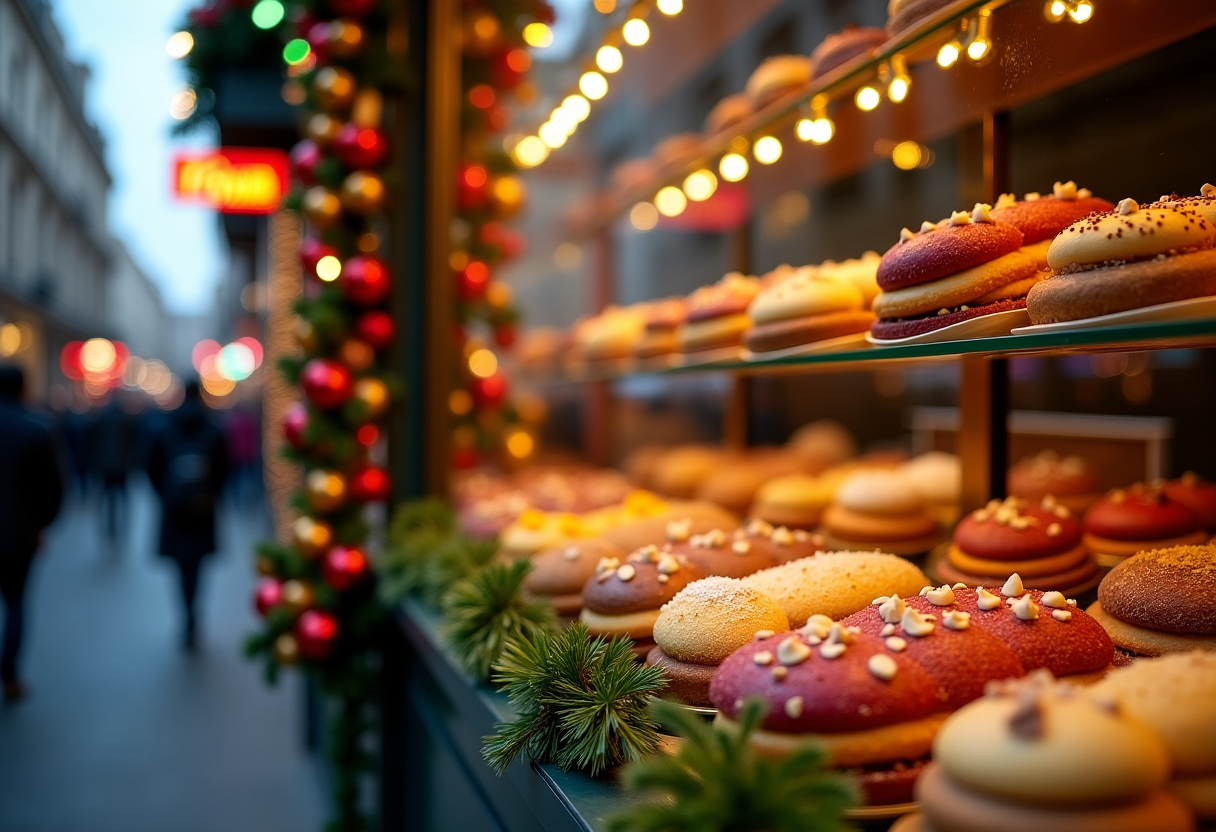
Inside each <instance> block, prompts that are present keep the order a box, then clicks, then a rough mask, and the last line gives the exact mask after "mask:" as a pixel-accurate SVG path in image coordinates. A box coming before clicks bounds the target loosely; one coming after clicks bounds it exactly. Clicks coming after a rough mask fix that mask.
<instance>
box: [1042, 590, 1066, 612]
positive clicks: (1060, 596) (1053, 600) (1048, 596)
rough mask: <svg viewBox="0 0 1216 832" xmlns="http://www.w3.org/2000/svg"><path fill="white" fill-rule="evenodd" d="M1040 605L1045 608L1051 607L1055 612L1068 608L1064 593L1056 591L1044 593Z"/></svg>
mask: <svg viewBox="0 0 1216 832" xmlns="http://www.w3.org/2000/svg"><path fill="white" fill-rule="evenodd" d="M1039 603H1041V604H1042V605H1043V606H1045V607H1051V608H1052V609H1053V610H1062V609H1064V608H1065V607H1067V606H1068V601H1067V599H1065V597H1064V593H1063V592H1057V591H1056V590H1054V589H1053V590H1051V591H1050V592H1044V593H1043V597H1042V598H1040V599H1039Z"/></svg>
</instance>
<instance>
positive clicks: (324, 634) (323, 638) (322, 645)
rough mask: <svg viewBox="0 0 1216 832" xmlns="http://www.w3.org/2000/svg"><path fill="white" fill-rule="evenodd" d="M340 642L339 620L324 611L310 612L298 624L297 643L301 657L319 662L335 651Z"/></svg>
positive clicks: (302, 616) (301, 617)
mask: <svg viewBox="0 0 1216 832" xmlns="http://www.w3.org/2000/svg"><path fill="white" fill-rule="evenodd" d="M337 640H338V619H336V618H334V617H333V616H332V615H330V614H329V613H327V612H323V611H322V610H308V611H307V612H305V613H304V614H303V615H301V616H300V619H299V620H298V621H297V622H296V642H297V643H298V644H299V646H300V655H301V656H303V657H304V658H306V659H313V660H314V661H319V660H321V659H324V658H326V657H328V656H329V654H330V653H332V652H333V651H334V643H335V642H337Z"/></svg>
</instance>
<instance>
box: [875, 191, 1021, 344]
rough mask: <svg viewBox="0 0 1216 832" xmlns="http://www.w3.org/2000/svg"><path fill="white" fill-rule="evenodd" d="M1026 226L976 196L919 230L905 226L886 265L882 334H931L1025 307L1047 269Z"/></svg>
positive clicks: (881, 268) (882, 269) (879, 304)
mask: <svg viewBox="0 0 1216 832" xmlns="http://www.w3.org/2000/svg"><path fill="white" fill-rule="evenodd" d="M1022 241H1023V237H1022V232H1021V231H1019V230H1018V229H1017V228H1015V227H1014V226H1012V225H1010V224H1008V223H1004V222H999V221H997V220H995V219H993V217H992V213H991V210H990V207H989V206H988V205H985V204H983V203H976V205H975V208H974V209H973V210H972V211H970V212H967V211H955V212H954V213H953V214H951V215H950V217H949V218H947V219H945V220H942V221H941V222H938V223H936V224H934V223H931V222H925V223H923V224H922V225H921V228H920V230H919V231H915V232H913V231H910V230H909V229H907V228H905V229H903V231H901V232H900V237H899V242H897V243H896V244H895V245H894V246H892V247H891V248H890V249H888V250H887V252H886V254H884V255H883V256H882V260H881V261H880V262H879V264H878V286H879V288H880V289H882V294H880V295H879V296H878V297H877V298H876V299H875V301H874V314H875V315H876V316H877V317H878V320H877V321H876V322H875V323H874V325H873V326H872V327H871V328H870V333H871V334H872V335H873V337H874V338H877V339H880V340H894V339H899V338H908V337H911V336H913V335H923V334H925V333H927V332H933V331H934V330H937V329H941V328H942V327H944V326H950V325H951V324H956V323H959V322H961V321H966V320H970V319H972V318H977V317H980V316H982V315H991V314H993V313H996V312H1007V311H1009V310H1012V309H1021V308H1023V307H1024V306H1025V305H1026V292H1027V289H1028V287H1029V285H1030V283H1032V282H1033V281H1034V280H1037V279H1039V278H1040V277H1041V276H1042V275H1041V273H1040V271H1039V264H1038V262H1037V261H1036V259H1035V257H1034V255H1033V254H1030V253H1027V252H1025V251H1023V250H1022Z"/></svg>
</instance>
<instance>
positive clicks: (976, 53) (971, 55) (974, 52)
mask: <svg viewBox="0 0 1216 832" xmlns="http://www.w3.org/2000/svg"><path fill="white" fill-rule="evenodd" d="M990 49H992V42H991V41H987V40H973V41H971V43H969V44H967V58H968V59H969V60H971V61H973V62H975V63H979V62H980V61H982V60H984V58H986V57H987V56H988V51H989V50H990Z"/></svg>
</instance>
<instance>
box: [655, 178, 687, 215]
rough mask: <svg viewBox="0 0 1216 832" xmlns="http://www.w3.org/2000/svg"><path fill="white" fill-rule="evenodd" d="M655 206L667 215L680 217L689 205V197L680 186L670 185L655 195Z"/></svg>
mask: <svg viewBox="0 0 1216 832" xmlns="http://www.w3.org/2000/svg"><path fill="white" fill-rule="evenodd" d="M654 207H655V208H658V209H659V213H660V214H662V215H663V216H665V217H678V216H680V214H683V213H684V209H685V208H687V207H688V198H687V197H685V196H684V192H683V191H681V190H680V189H679V188H676V187H674V186H672V185H668V186H667V187H665V188H660V189H659V192H658V193H657V194H655V196H654Z"/></svg>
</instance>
